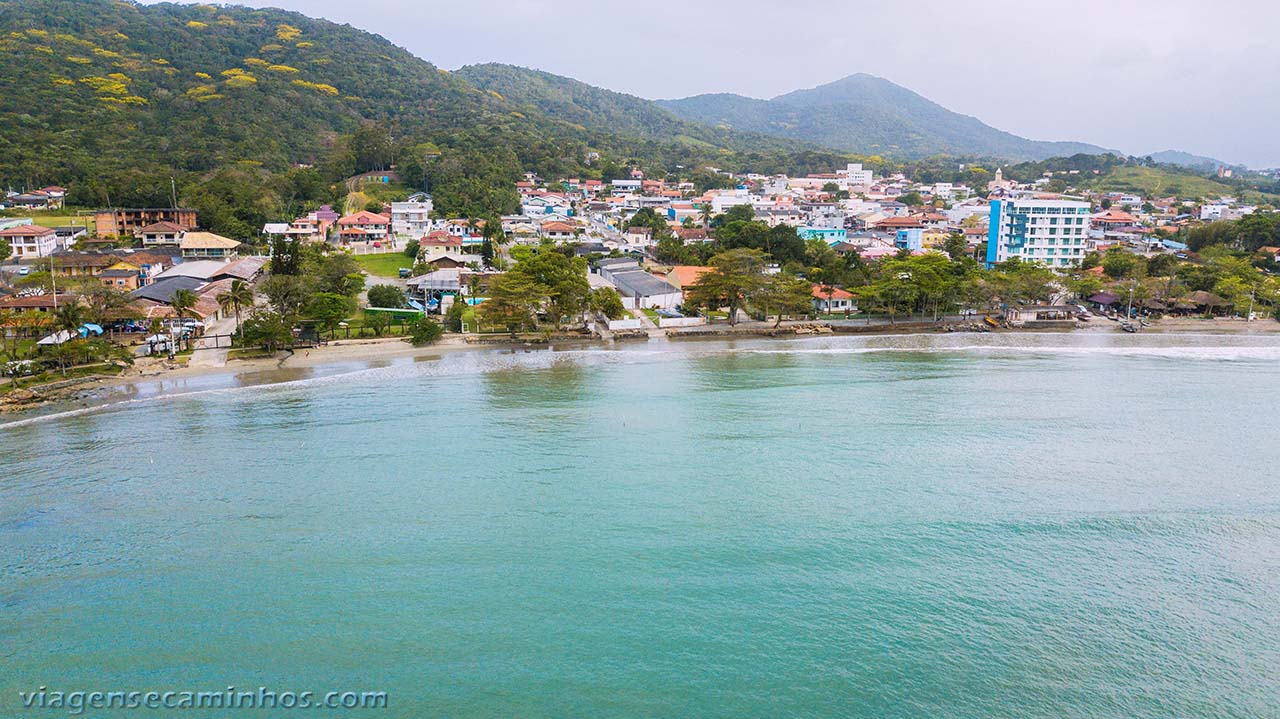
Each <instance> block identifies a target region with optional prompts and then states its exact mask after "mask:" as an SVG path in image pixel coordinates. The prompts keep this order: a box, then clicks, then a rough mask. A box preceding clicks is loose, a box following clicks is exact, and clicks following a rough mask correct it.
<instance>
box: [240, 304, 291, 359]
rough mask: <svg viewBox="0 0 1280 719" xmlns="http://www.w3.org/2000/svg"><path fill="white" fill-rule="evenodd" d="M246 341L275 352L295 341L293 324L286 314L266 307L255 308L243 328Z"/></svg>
mask: <svg viewBox="0 0 1280 719" xmlns="http://www.w3.org/2000/svg"><path fill="white" fill-rule="evenodd" d="M241 332H242V337H243V338H244V341H245V342H247V343H250V344H256V345H259V346H261V347H262V348H263V349H265V350H267V351H268V352H275V351H277V350H279V349H282V348H284V347H287V346H289V345H290V344H292V343H293V329H292V324H291V323H290V322H288V321H287V320H286V318H285V316H284V315H282V314H280V313H279V312H276V311H274V310H270V309H267V308H265V307H257V308H254V310H253V312H252V313H251V314H250V315H249V317H248V319H246V320H245V322H244V327H243V328H242V329H241Z"/></svg>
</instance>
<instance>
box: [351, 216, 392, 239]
mask: <svg viewBox="0 0 1280 719" xmlns="http://www.w3.org/2000/svg"><path fill="white" fill-rule="evenodd" d="M390 232H391V217H390V216H388V215H382V214H379V213H377V212H369V211H368V210H361V211H359V212H357V213H355V214H354V215H347V216H346V217H343V218H342V219H340V220H338V239H339V240H341V241H342V243H343V244H350V243H352V242H380V241H382V240H385V239H387V235H388V234H389V233H390Z"/></svg>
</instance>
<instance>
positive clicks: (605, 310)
mask: <svg viewBox="0 0 1280 719" xmlns="http://www.w3.org/2000/svg"><path fill="white" fill-rule="evenodd" d="M588 304H589V305H590V307H591V310H592V311H593V312H599V313H601V314H603V315H604V316H605V317H608V318H609V319H611V320H616V319H621V318H622V316H623V315H625V314H626V312H627V308H626V307H624V306H623V304H622V297H621V296H619V295H618V291H617V290H615V289H613V288H612V287H597V288H595V289H594V290H591V297H590V298H589V301H588Z"/></svg>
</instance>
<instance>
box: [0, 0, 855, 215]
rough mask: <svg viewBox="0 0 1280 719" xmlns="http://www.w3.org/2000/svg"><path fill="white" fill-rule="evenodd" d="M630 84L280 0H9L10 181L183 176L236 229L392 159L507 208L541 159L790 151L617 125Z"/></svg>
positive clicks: (156, 199)
mask: <svg viewBox="0 0 1280 719" xmlns="http://www.w3.org/2000/svg"><path fill="white" fill-rule="evenodd" d="M588 94H591V93H588ZM621 97H623V96H619V95H617V94H616V93H607V92H606V91H597V92H596V93H595V98H594V99H593V100H591V102H592V103H594V104H593V105H591V112H592V113H594V114H592V115H591V116H590V117H582V116H574V115H572V114H571V113H568V112H567V110H568V108H566V107H563V106H550V105H547V106H545V109H540V107H539V103H536V102H532V101H530V99H529V98H524V100H525V101H517V102H512V101H508V100H507V99H505V98H504V97H503V96H502V94H501V93H498V92H495V91H492V90H485V89H481V88H478V87H476V86H475V85H473V84H471V83H470V82H468V81H467V80H466V79H465V78H464V77H460V76H456V75H453V74H451V73H448V72H445V71H443V70H441V69H439V68H436V67H435V66H433V65H431V64H430V63H428V62H426V61H424V60H421V59H419V58H417V57H415V56H414V55H412V54H411V53H409V52H407V51H405V50H403V49H401V48H398V47H396V46H394V45H392V44H391V43H390V42H388V41H386V40H385V39H383V38H381V37H378V36H376V35H373V34H370V33H367V32H363V31H360V30H357V29H355V28H352V27H349V26H343V25H336V24H334V23H330V22H327V21H323V20H316V19H312V18H308V17H306V16H304V15H301V14H298V13H293V12H285V11H281V10H273V9H266V10H257V9H250V8H244V7H235V6H212V5H172V4H161V5H139V4H137V3H134V2H125V1H122V0H0V183H2V184H4V185H6V186H13V187H38V186H41V185H44V184H53V183H56V184H62V185H66V186H68V187H69V188H70V189H71V193H72V194H71V197H70V201H71V202H72V203H73V204H76V205H82V206H102V205H108V204H112V205H116V206H126V205H146V204H168V203H169V202H170V200H169V196H170V192H171V188H170V179H171V178H172V179H173V180H174V183H175V184H176V185H177V187H178V194H179V200H180V201H181V202H182V203H183V204H192V205H195V206H196V207H197V209H200V210H201V212H202V217H203V218H205V221H207V222H208V223H209V225H210V226H211V227H212V228H215V229H222V230H224V231H226V232H228V233H230V234H233V235H236V236H240V235H244V234H246V233H249V232H254V231H256V229H255V228H254V226H255V225H258V227H260V224H259V221H260V220H262V219H263V218H264V217H275V218H278V217H279V216H280V215H282V214H288V213H291V212H296V211H299V210H302V209H305V208H306V207H309V206H314V205H315V204H317V203H319V202H322V201H330V202H332V201H335V200H336V199H337V198H338V197H340V196H341V195H342V194H344V191H343V189H342V187H341V181H342V180H343V179H344V178H346V177H349V176H351V175H353V174H356V173H359V172H364V171H367V170H375V169H376V170H382V169H386V168H388V167H390V166H391V165H396V166H397V167H398V169H399V171H400V175H401V177H402V178H403V179H404V181H405V184H406V185H408V186H409V187H418V188H420V187H421V186H423V185H424V184H425V183H427V182H429V183H430V187H431V189H432V191H433V192H434V193H435V194H436V197H437V207H439V208H440V209H441V210H442V211H444V212H449V213H458V214H488V213H496V212H505V211H512V210H514V208H515V207H516V206H517V199H516V195H515V192H514V189H513V187H512V184H513V183H514V181H515V180H517V179H518V178H519V177H520V176H521V174H522V173H523V172H525V171H529V170H532V171H534V172H538V173H540V174H543V175H546V176H567V175H575V174H581V175H583V176H586V177H593V176H594V177H603V176H609V175H616V174H618V173H620V172H621V171H622V168H624V167H627V166H630V165H638V166H642V167H644V168H645V169H646V170H647V171H649V172H650V173H651V174H665V173H666V172H668V171H670V170H671V169H674V168H676V167H677V166H692V165H697V164H700V163H710V162H714V163H715V164H716V165H717V166H722V167H730V168H732V167H735V166H737V167H745V166H747V165H752V166H757V165H758V166H761V167H770V168H775V169H778V170H781V169H786V168H789V167H790V166H791V165H790V163H791V161H792V160H791V158H789V157H787V156H786V155H785V154H783V153H780V152H779V151H780V150H782V149H784V148H785V146H786V143H780V142H776V141H768V140H766V141H764V142H762V143H760V147H753V146H752V145H751V143H750V142H746V141H744V140H743V139H742V138H740V137H737V136H734V135H733V134H732V133H724V132H720V131H716V130H713V129H710V128H700V127H697V126H695V125H693V124H692V123H686V122H684V121H681V120H677V119H675V118H671V117H669V118H667V119H666V120H665V121H666V122H667V123H668V124H666V125H655V126H653V127H651V128H649V129H648V130H646V131H644V132H640V131H639V130H637V129H636V128H635V127H634V126H633V127H632V128H628V127H626V126H625V125H620V124H619V123H618V122H617V121H618V120H619V119H620V118H621V117H622V116H625V115H626V112H627V111H626V109H625V104H624V106H623V109H620V110H618V111H617V112H613V113H612V114H609V113H605V112H604V111H603V106H604V105H605V104H607V103H609V102H615V101H618V98H621ZM562 111H563V112H566V114H568V115H569V116H568V117H566V118H557V117H553V116H552V115H551V114H549V113H551V112H562ZM658 112H659V113H663V111H661V110H658ZM663 114H665V113H663ZM615 125H617V126H616V127H615ZM669 132H670V133H674V134H673V135H672V136H671V137H668V136H667V133H669ZM746 150H751V152H750V153H748V152H746ZM762 153H763V154H762ZM822 157H823V158H824V159H831V158H832V156H831V155H830V154H829V153H827V154H826V155H822ZM597 158H598V159H597ZM799 159H800V162H801V163H802V169H803V168H804V167H807V166H808V164H809V163H812V162H814V158H813V157H812V156H811V155H804V156H803V157H800V158H799ZM838 159H839V158H834V159H833V160H832V161H838Z"/></svg>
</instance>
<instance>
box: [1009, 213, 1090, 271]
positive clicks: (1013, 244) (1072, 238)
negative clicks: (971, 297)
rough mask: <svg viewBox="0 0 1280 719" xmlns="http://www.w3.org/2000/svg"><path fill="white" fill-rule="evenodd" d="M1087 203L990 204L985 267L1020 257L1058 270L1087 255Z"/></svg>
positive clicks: (1076, 264) (1075, 264) (1088, 243)
mask: <svg viewBox="0 0 1280 719" xmlns="http://www.w3.org/2000/svg"><path fill="white" fill-rule="evenodd" d="M1089 212H1090V210H1089V203H1087V202H1074V201H1070V200H1021V199H1014V200H993V201H992V202H991V219H990V224H989V226H988V228H987V264H988V265H993V264H996V263H998V262H1004V261H1005V260H1008V259H1011V258H1014V257H1020V258H1022V259H1023V260H1025V261H1029V262H1040V263H1042V264H1045V265H1048V266H1049V267H1053V268H1054V269H1060V268H1065V267H1075V266H1078V265H1079V264H1080V261H1081V260H1083V259H1084V256H1085V254H1087V253H1088V251H1089V247H1090V246H1091V245H1090V241H1089V219H1090V215H1089Z"/></svg>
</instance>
